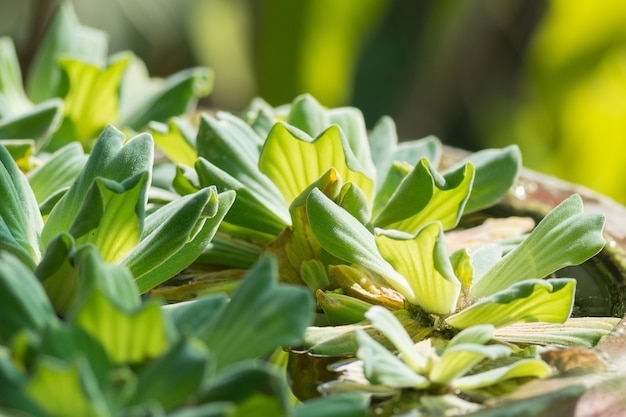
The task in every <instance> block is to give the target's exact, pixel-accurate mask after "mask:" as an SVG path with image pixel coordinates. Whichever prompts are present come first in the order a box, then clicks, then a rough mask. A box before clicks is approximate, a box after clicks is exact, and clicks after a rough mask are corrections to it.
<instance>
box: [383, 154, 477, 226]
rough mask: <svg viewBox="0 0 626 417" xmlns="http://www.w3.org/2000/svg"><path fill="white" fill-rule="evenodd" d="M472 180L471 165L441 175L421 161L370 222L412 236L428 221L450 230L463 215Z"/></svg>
mask: <svg viewBox="0 0 626 417" xmlns="http://www.w3.org/2000/svg"><path fill="white" fill-rule="evenodd" d="M473 178H474V168H473V166H472V165H471V164H470V163H468V164H466V165H463V166H461V167H459V168H457V169H455V170H453V171H449V172H447V173H446V174H444V176H441V175H439V174H438V173H437V172H436V171H434V170H433V169H432V168H431V167H430V165H429V162H428V161H427V160H426V159H422V160H421V161H420V163H419V164H418V165H417V166H416V167H415V168H414V169H413V171H411V173H410V174H409V175H407V176H406V177H405V178H404V179H403V180H402V182H401V183H400V185H399V186H398V188H397V190H396V191H395V192H394V193H393V195H392V196H391V197H390V199H389V201H388V202H387V204H386V206H385V207H384V208H383V209H382V210H381V211H380V212H379V213H378V215H377V216H376V217H375V218H374V219H373V221H372V223H373V224H374V225H375V226H377V227H385V228H391V229H397V230H402V231H405V232H407V233H415V232H417V231H418V230H419V229H420V228H421V227H423V226H424V225H425V224H427V223H429V222H431V221H440V222H441V223H442V225H443V227H444V229H446V230H447V229H451V228H453V227H454V226H456V225H457V224H458V221H459V219H460V218H461V215H462V214H463V208H464V207H465V203H466V201H467V199H468V197H469V194H470V190H471V188H472V181H473Z"/></svg>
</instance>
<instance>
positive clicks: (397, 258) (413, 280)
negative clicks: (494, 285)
mask: <svg viewBox="0 0 626 417" xmlns="http://www.w3.org/2000/svg"><path fill="white" fill-rule="evenodd" d="M376 246H377V247H378V250H379V251H380V254H381V255H382V257H383V258H384V259H385V260H386V261H387V262H389V264H391V266H392V267H393V269H395V270H396V271H397V272H398V273H400V274H401V275H402V276H403V277H405V279H406V282H407V285H408V286H409V288H410V290H411V292H410V293H408V294H405V293H402V294H403V295H404V296H405V297H406V298H407V300H408V301H409V302H410V303H412V304H415V305H418V306H420V307H421V308H423V309H424V310H425V311H427V312H429V313H433V314H442V315H447V314H450V313H451V312H453V311H454V310H455V309H456V303H457V300H458V298H459V294H460V291H461V283H460V281H459V280H458V279H457V278H456V276H455V275H454V271H453V269H452V264H451V263H450V259H449V258H448V256H447V252H446V245H445V242H444V237H443V230H442V226H441V224H440V223H439V222H432V223H430V224H428V225H427V226H425V227H424V228H423V229H421V230H420V231H419V232H418V233H417V234H416V235H415V237H413V238H412V239H397V238H394V237H392V236H390V235H385V234H381V235H378V236H376ZM390 284H392V286H393V283H392V282H390ZM394 288H395V287H394ZM396 290H398V291H400V288H396Z"/></svg>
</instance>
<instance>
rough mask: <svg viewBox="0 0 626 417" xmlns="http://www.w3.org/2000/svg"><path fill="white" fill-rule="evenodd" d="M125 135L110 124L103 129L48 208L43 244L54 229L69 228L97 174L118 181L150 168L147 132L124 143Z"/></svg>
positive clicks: (152, 153)
mask: <svg viewBox="0 0 626 417" xmlns="http://www.w3.org/2000/svg"><path fill="white" fill-rule="evenodd" d="M125 139H126V135H124V134H123V133H122V132H120V131H119V130H117V129H115V128H114V127H112V126H108V127H107V128H106V129H104V131H103V132H102V134H101V135H100V137H99V138H98V141H97V142H96V144H95V146H94V148H93V150H92V152H91V154H90V155H89V158H88V160H87V163H86V164H85V166H84V168H83V170H82V171H81V173H80V175H79V176H78V177H77V178H76V180H75V182H74V183H73V184H72V186H71V187H70V189H69V190H68V191H67V193H66V194H65V195H64V196H63V197H62V198H61V200H60V201H59V202H58V203H57V204H56V206H55V207H54V209H53V210H52V211H51V212H50V215H49V216H48V219H47V220H46V225H45V227H44V229H43V231H42V240H43V241H44V243H45V244H47V243H48V242H50V240H52V238H54V237H55V236H56V235H57V234H58V233H60V232H67V231H69V230H70V228H71V226H72V223H73V222H74V220H75V219H76V217H77V215H78V213H79V211H80V210H81V207H82V205H83V200H84V199H85V197H86V195H87V193H88V192H89V189H90V188H91V187H92V184H93V182H94V181H95V179H96V178H97V177H102V178H107V179H110V180H113V181H116V182H119V183H122V182H124V181H125V180H127V179H128V178H131V177H133V176H134V175H136V174H138V173H140V174H143V173H144V172H151V171H152V160H153V157H154V144H153V142H152V138H151V137H150V135H148V134H140V135H137V136H135V137H133V138H132V139H130V140H129V141H128V142H126V143H124V142H125Z"/></svg>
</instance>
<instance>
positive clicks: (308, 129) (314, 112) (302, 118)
mask: <svg viewBox="0 0 626 417" xmlns="http://www.w3.org/2000/svg"><path fill="white" fill-rule="evenodd" d="M286 122H287V123H288V124H289V125H291V126H293V127H295V128H296V129H298V130H301V131H303V132H304V133H306V134H307V135H309V136H311V137H316V136H317V135H319V134H320V133H322V131H324V130H325V129H327V128H328V127H329V126H330V125H331V122H330V118H329V114H328V112H327V111H326V109H325V108H324V107H323V106H322V105H321V104H320V103H319V102H318V101H317V100H315V98H314V97H313V96H311V95H310V94H302V95H301V96H298V97H296V98H295V99H294V100H293V102H292V103H291V108H290V110H289V114H288V115H287V120H286Z"/></svg>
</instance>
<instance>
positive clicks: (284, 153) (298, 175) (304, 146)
mask: <svg viewBox="0 0 626 417" xmlns="http://www.w3.org/2000/svg"><path fill="white" fill-rule="evenodd" d="M330 168H335V169H336V170H337V172H338V173H339V176H340V177H341V178H342V179H343V180H344V182H354V183H355V184H356V185H357V186H358V187H359V188H360V189H361V190H363V192H364V193H365V195H366V196H368V200H369V199H371V196H372V192H373V187H374V183H373V181H372V179H370V178H368V177H367V175H366V174H364V173H363V172H361V169H362V168H361V167H360V164H359V163H358V161H357V160H356V159H355V157H354V155H353V154H352V151H351V150H350V148H349V145H348V143H347V142H346V139H345V138H344V136H343V134H342V133H341V130H340V129H339V128H338V127H337V126H331V127H329V128H328V129H326V130H325V131H324V132H322V133H321V134H320V135H319V136H317V137H316V138H315V139H312V138H311V137H308V136H307V135H306V134H303V133H302V132H299V133H298V131H297V130H294V128H293V127H289V126H288V125H286V124H283V123H277V124H275V125H274V127H273V128H272V130H271V131H270V134H269V135H268V137H267V140H266V142H265V145H264V146H263V150H262V152H261V156H260V158H259V169H260V170H261V172H263V174H265V175H266V176H267V177H268V178H269V179H270V180H271V181H272V182H273V183H274V184H275V185H276V187H278V189H279V190H280V192H281V193H282V195H283V197H284V199H285V201H287V203H288V204H291V202H293V201H294V200H295V199H296V197H298V196H299V195H300V194H301V193H302V192H303V191H304V190H305V189H306V188H307V187H308V186H309V185H310V184H311V183H313V182H314V181H316V180H317V179H318V178H319V177H320V176H322V174H324V173H325V172H326V171H328V169H330Z"/></svg>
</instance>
